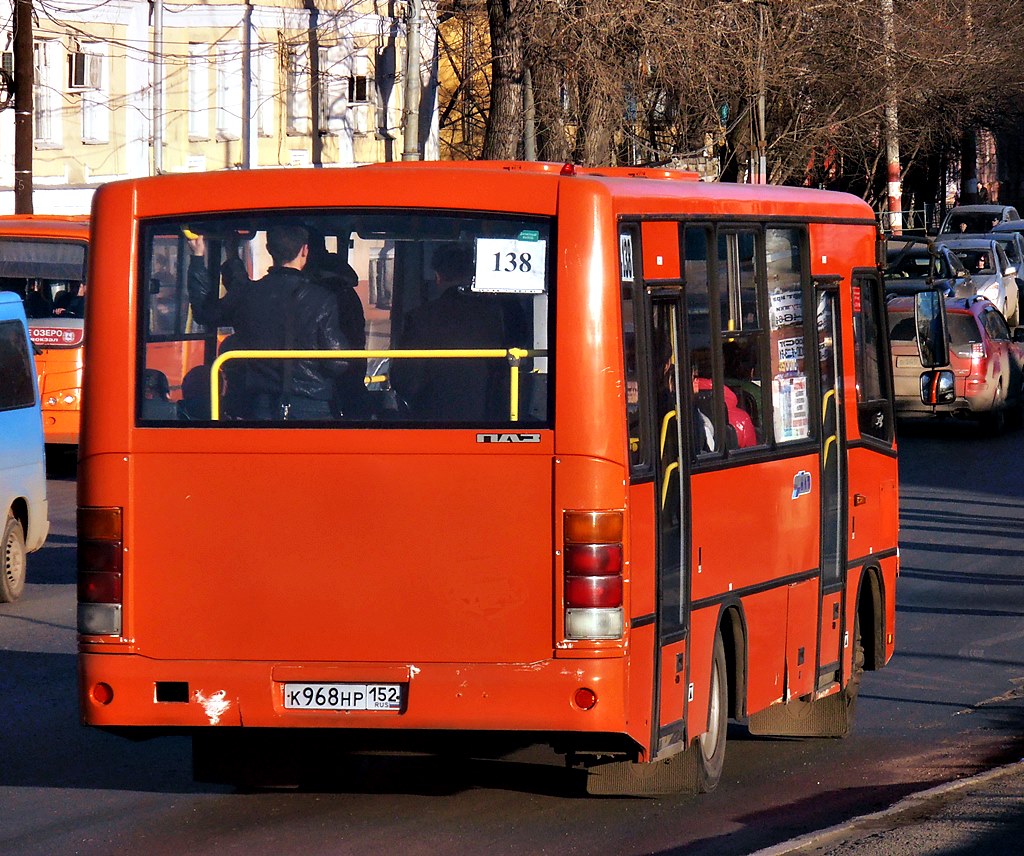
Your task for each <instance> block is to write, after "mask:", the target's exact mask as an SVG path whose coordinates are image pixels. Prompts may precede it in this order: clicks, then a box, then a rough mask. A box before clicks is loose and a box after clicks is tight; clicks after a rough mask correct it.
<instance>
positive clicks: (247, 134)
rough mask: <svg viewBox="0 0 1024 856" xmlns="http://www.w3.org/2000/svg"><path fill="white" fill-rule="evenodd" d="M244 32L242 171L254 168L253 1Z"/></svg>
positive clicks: (247, 7)
mask: <svg viewBox="0 0 1024 856" xmlns="http://www.w3.org/2000/svg"><path fill="white" fill-rule="evenodd" d="M242 27H243V32H242V169H249V168H250V167H251V166H252V0H245V17H244V19H243V24H242Z"/></svg>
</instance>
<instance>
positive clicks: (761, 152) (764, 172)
mask: <svg viewBox="0 0 1024 856" xmlns="http://www.w3.org/2000/svg"><path fill="white" fill-rule="evenodd" d="M767 39H768V24H767V22H766V21H765V3H764V0H759V2H758V4H757V114H756V119H755V122H756V126H757V180H756V182H755V183H756V184H767V183H768V153H767V141H766V140H765V122H764V102H765V96H764V90H765V81H764V64H765V56H764V54H765V43H766V41H767Z"/></svg>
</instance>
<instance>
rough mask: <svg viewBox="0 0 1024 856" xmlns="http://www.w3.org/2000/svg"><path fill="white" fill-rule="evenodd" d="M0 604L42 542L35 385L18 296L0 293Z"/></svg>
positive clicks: (44, 525)
mask: <svg viewBox="0 0 1024 856" xmlns="http://www.w3.org/2000/svg"><path fill="white" fill-rule="evenodd" d="M0 527H2V531H3V536H2V538H0V603H8V602H10V601H13V600H17V599H18V597H19V596H20V595H21V593H22V591H23V590H24V588H25V564H26V562H25V556H26V555H27V554H28V553H31V552H32V551H33V550H38V549H39V548H40V547H42V546H43V542H44V541H45V540H46V534H47V532H48V531H49V529H50V519H49V516H48V513H47V504H46V463H45V459H44V446H43V419H42V414H41V412H40V410H39V389H38V386H37V383H36V372H35V366H34V364H33V361H32V344H31V342H30V341H29V338H28V325H27V323H26V321H25V309H24V307H23V306H22V302H21V299H20V298H19V297H18V296H17V295H15V294H12V293H10V292H2V291H0Z"/></svg>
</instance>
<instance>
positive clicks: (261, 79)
mask: <svg viewBox="0 0 1024 856" xmlns="http://www.w3.org/2000/svg"><path fill="white" fill-rule="evenodd" d="M255 66H256V86H255V87H254V88H255V90H256V104H255V114H256V133H257V134H258V135H259V136H261V137H272V136H274V108H275V104H276V102H277V66H278V62H277V45H275V44H272V43H270V42H264V43H263V44H261V45H260V47H259V52H258V53H257V55H256V63H255Z"/></svg>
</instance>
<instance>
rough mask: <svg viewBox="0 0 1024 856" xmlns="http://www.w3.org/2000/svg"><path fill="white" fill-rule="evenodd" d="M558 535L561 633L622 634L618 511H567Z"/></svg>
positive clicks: (584, 636) (586, 636)
mask: <svg viewBox="0 0 1024 856" xmlns="http://www.w3.org/2000/svg"><path fill="white" fill-rule="evenodd" d="M564 540H565V552H564V568H565V635H566V638H568V639H620V638H622V634H623V628H624V626H625V619H624V612H623V608H622V598H623V583H622V567H623V557H622V512H621V511H568V512H566V514H565V519H564Z"/></svg>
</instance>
